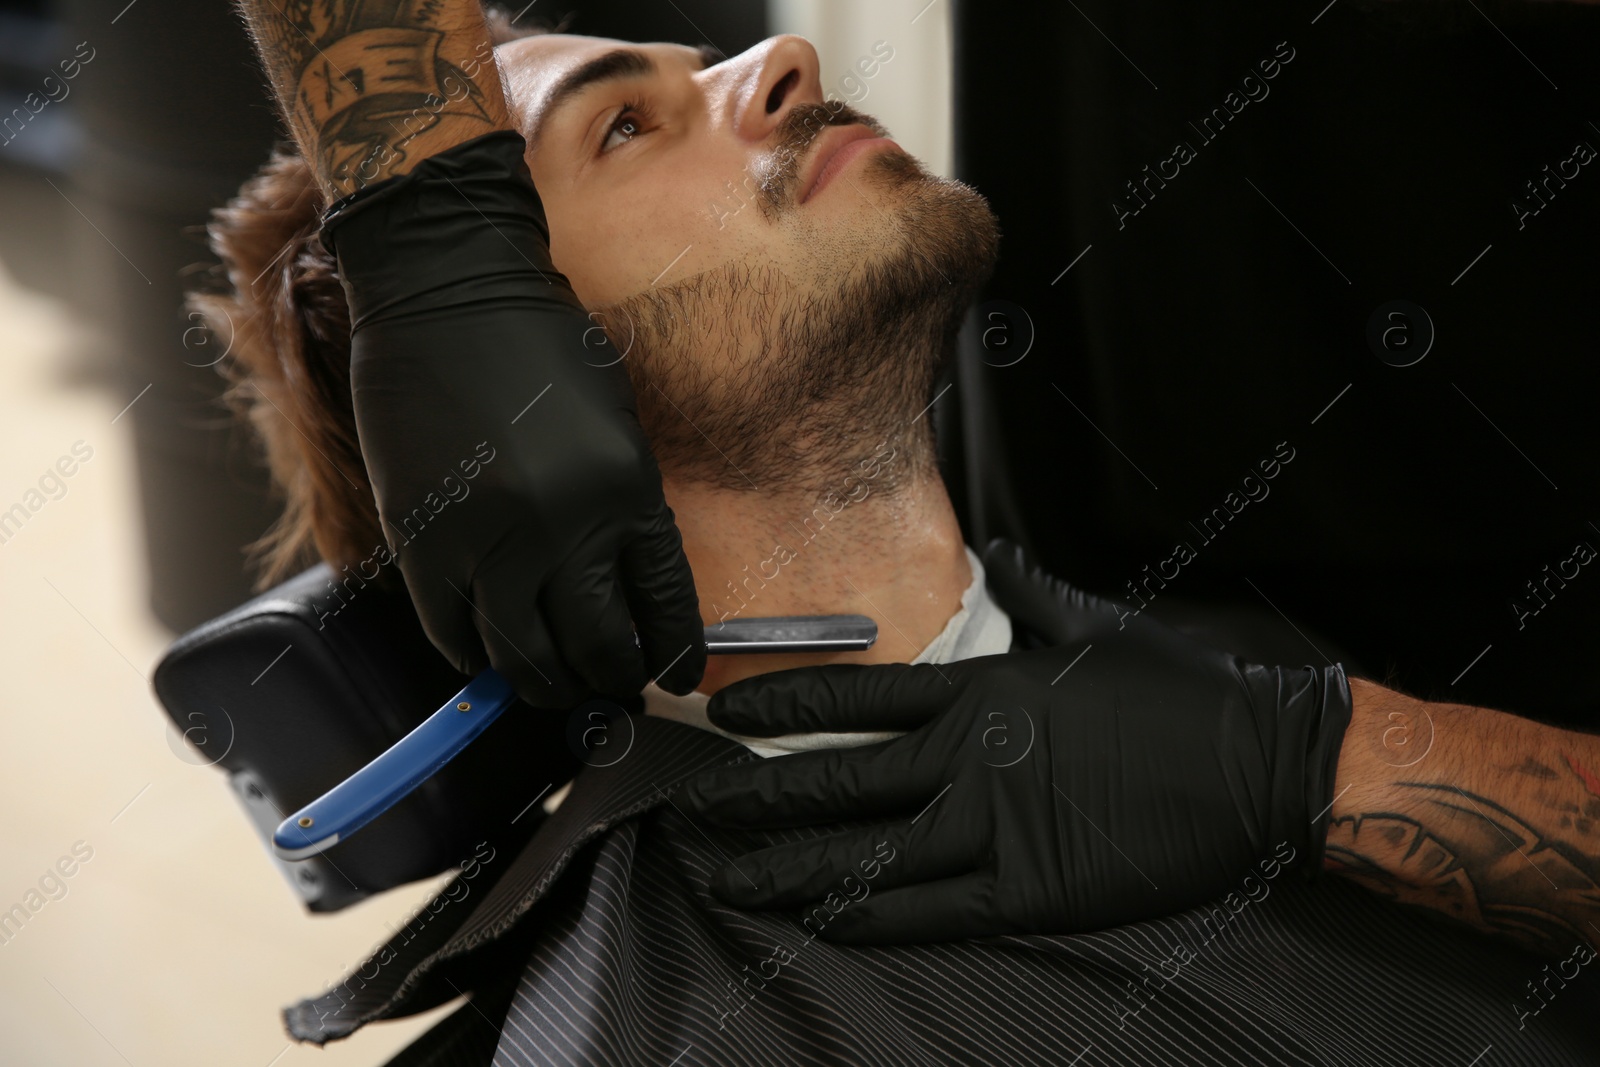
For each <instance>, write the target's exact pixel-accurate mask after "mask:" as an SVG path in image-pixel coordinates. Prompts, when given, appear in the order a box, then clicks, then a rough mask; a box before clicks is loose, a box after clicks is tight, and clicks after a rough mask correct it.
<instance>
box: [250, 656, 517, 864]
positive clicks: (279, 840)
mask: <svg viewBox="0 0 1600 1067" xmlns="http://www.w3.org/2000/svg"><path fill="white" fill-rule="evenodd" d="M516 699H517V694H516V691H515V690H514V689H512V688H511V683H510V682H508V681H506V680H505V677H504V676H503V675H501V674H500V673H499V672H498V671H496V670H494V669H493V668H492V667H491V668H490V669H489V670H486V671H484V672H483V673H482V674H480V675H478V676H477V677H476V678H474V679H473V680H472V681H471V682H470V683H468V685H467V687H466V688H465V689H463V690H461V692H459V693H457V694H456V695H455V696H453V697H451V698H450V699H449V700H448V701H447V702H446V703H445V705H444V707H442V708H440V709H439V710H438V711H436V712H434V713H433V714H432V715H429V716H428V717H427V718H426V719H424V720H423V721H422V722H421V723H420V724H418V726H417V727H416V729H414V730H412V731H411V732H410V733H408V734H406V735H405V736H404V737H402V738H401V739H400V740H398V741H396V742H395V743H394V744H393V745H391V746H390V747H389V749H388V750H387V751H386V752H384V753H383V755H381V756H379V757H378V758H377V759H375V760H373V761H372V762H371V763H369V764H367V765H366V766H365V767H363V768H361V769H360V770H359V771H357V772H356V773H355V774H352V775H351V776H350V777H348V778H346V779H345V780H344V781H342V782H340V783H339V784H338V785H336V786H334V787H333V788H332V789H330V790H329V791H328V792H326V793H324V794H322V795H321V796H320V797H318V798H317V799H316V800H313V801H312V802H311V803H310V804H307V805H306V806H305V807H303V808H301V809H300V810H299V811H297V812H295V813H294V814H293V815H291V816H289V817H288V818H287V819H285V820H283V822H281V823H279V824H278V829H277V830H276V831H274V832H273V835H272V848H273V851H274V852H276V853H277V854H278V855H279V856H280V857H282V858H283V859H286V860H303V859H306V858H307V857H309V856H315V855H316V854H317V853H319V852H322V851H323V850H324V849H328V848H332V847H333V846H334V845H336V844H338V843H339V842H340V841H343V840H344V839H346V838H347V837H349V836H350V835H351V834H353V833H355V832H356V831H357V830H359V829H361V828H362V827H363V826H365V825H367V823H369V822H371V821H372V820H373V819H376V818H377V817H378V816H379V815H382V814H383V813H384V812H386V811H388V810H389V809H390V808H392V807H394V805H395V804H396V803H398V802H399V801H400V799H401V798H402V797H404V796H405V795H406V794H408V793H410V792H411V791H412V790H413V789H415V788H416V787H417V786H419V785H421V784H422V783H423V782H425V781H427V780H428V778H430V777H431V776H432V775H433V773H434V772H435V771H437V770H438V769H439V768H440V767H443V766H444V765H445V764H446V763H449V762H450V761H451V760H453V759H455V757H456V756H457V755H458V754H459V753H460V752H461V750H462V749H464V748H466V747H467V746H468V745H470V744H471V743H472V742H473V741H474V740H475V739H476V738H477V736H478V735H479V734H481V733H483V731H485V730H487V729H488V728H489V724H490V723H492V722H494V721H495V719H497V718H499V717H500V713H501V712H502V711H505V710H506V709H507V708H509V707H510V706H511V704H512V702H513V701H515V700H516Z"/></svg>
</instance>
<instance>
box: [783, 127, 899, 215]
mask: <svg viewBox="0 0 1600 1067" xmlns="http://www.w3.org/2000/svg"><path fill="white" fill-rule="evenodd" d="M856 125H860V126H865V127H867V128H868V129H870V130H872V132H873V133H874V134H876V135H877V136H879V137H887V136H889V131H888V130H887V129H886V128H885V127H884V125H883V124H882V123H881V122H879V121H878V120H877V119H875V118H873V117H872V116H871V115H867V114H864V113H863V112H860V111H857V110H856V109H855V108H853V107H851V106H850V105H849V104H845V103H842V102H838V103H830V104H822V103H818V104H800V105H797V106H796V107H794V108H793V109H791V110H790V112H789V114H787V115H785V116H784V119H783V122H782V123H781V124H780V125H779V127H778V130H777V143H776V144H775V145H774V147H773V149H772V154H771V156H770V157H769V161H770V169H769V170H768V171H767V172H766V173H765V174H763V175H762V178H761V185H760V187H761V193H762V196H763V198H764V199H765V200H766V207H767V209H768V212H769V214H772V215H776V214H779V213H781V212H782V211H784V210H787V209H789V208H792V207H794V206H795V201H796V200H797V198H798V194H799V185H800V177H801V173H802V172H803V171H804V169H805V166H806V163H807V162H808V161H809V160H810V159H811V153H812V151H813V150H814V148H815V146H816V145H815V142H816V140H817V138H819V137H821V136H822V134H824V133H826V132H827V131H828V129H830V128H831V127H834V126H856Z"/></svg>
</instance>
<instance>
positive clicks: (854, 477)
mask: <svg viewBox="0 0 1600 1067" xmlns="http://www.w3.org/2000/svg"><path fill="white" fill-rule="evenodd" d="M886 470H887V469H886V468H885V467H880V466H877V465H873V466H868V465H866V464H863V467H862V469H859V470H857V471H855V472H853V473H852V474H851V475H848V476H846V477H844V478H842V479H841V480H840V485H839V486H838V487H837V488H836V489H834V490H831V491H824V492H823V493H821V494H820V495H818V494H814V493H810V492H802V493H783V492H758V491H756V490H750V491H748V492H736V491H730V490H725V489H714V488H707V487H705V486H701V485H685V484H680V483H674V482H673V480H672V479H671V477H670V476H669V477H667V478H666V479H665V489H666V497H667V503H668V504H669V505H670V506H671V507H672V510H673V512H674V513H675V515H676V517H677V521H678V528H679V530H681V531H682V533H683V547H684V553H685V554H686V555H687V556H688V558H689V565H690V567H691V568H693V570H694V576H695V591H696V593H698V594H699V597H700V614H701V618H702V619H703V620H704V622H705V623H706V624H707V625H713V624H715V623H717V622H719V621H722V620H724V619H733V618H739V619H754V618H765V617H770V616H774V615H845V614H851V615H865V616H867V617H868V618H870V619H872V620H873V621H874V622H876V623H877V624H878V641H877V643H876V644H875V645H873V647H872V648H871V649H870V650H869V651H867V652H852V653H826V654H816V655H751V656H745V655H739V656H712V657H710V658H709V661H708V663H707V666H706V673H705V678H704V680H703V681H702V682H701V683H700V685H699V687H698V691H699V692H701V693H705V694H707V695H710V694H712V693H715V692H716V691H717V690H718V689H720V688H722V687H723V686H725V685H729V684H731V683H733V682H736V681H739V680H740V679H742V678H748V677H750V676H752V675H756V674H764V673H766V672H768V671H778V670H786V669H788V668H791V667H806V666H811V665H813V664H819V663H908V662H910V661H911V660H913V659H915V658H916V657H917V655H918V654H919V653H921V651H922V650H923V649H924V648H925V647H927V646H928V645H929V644H930V643H931V642H932V641H933V639H934V638H935V637H937V636H938V635H939V633H940V631H942V630H943V629H944V627H945V624H946V623H948V622H949V621H950V618H951V616H953V615H954V614H955V613H956V612H957V611H959V610H960V609H961V596H962V594H963V593H964V592H966V590H967V587H968V586H969V585H971V583H972V568H971V567H970V566H969V565H968V562H967V556H966V550H965V545H964V542H963V541H962V538H961V529H960V526H959V525H958V524H957V522H956V516H955V511H954V510H953V509H952V508H951V506H950V498H949V495H948V494H947V493H946V492H945V489H944V484H943V482H941V481H940V480H939V478H938V476H937V475H936V474H934V475H932V476H929V477H922V478H918V479H915V480H913V481H911V482H909V483H904V482H903V483H902V484H899V485H897V486H896V487H895V489H894V491H892V492H890V491H887V490H886V489H884V488H883V486H885V485H887V484H888V482H889V478H888V476H887V473H886ZM875 471H876V472H879V473H875Z"/></svg>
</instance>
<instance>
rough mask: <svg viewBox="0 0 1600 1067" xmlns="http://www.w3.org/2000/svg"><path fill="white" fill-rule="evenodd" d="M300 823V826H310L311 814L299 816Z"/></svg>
mask: <svg viewBox="0 0 1600 1067" xmlns="http://www.w3.org/2000/svg"><path fill="white" fill-rule="evenodd" d="M300 825H301V826H310V825H311V816H309V815H302V816H300Z"/></svg>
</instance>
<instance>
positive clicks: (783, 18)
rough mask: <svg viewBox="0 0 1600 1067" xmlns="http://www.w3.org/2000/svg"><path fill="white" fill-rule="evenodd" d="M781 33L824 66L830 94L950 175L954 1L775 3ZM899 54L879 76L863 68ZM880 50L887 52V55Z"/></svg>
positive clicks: (771, 8) (771, 0) (775, 24)
mask: <svg viewBox="0 0 1600 1067" xmlns="http://www.w3.org/2000/svg"><path fill="white" fill-rule="evenodd" d="M767 11H768V14H769V16H770V18H771V22H772V32H774V33H797V34H799V35H800V36H802V37H804V38H806V39H807V40H808V41H810V42H811V43H812V44H813V45H814V46H815V47H816V49H817V55H818V56H819V57H820V59H821V61H822V87H823V91H824V92H827V91H829V90H832V91H833V92H834V93H836V94H837V95H838V98H839V99H841V100H844V101H845V102H847V103H849V104H851V105H852V106H854V107H855V108H856V109H857V110H858V111H864V112H866V113H867V114H869V115H872V116H874V117H876V118H877V119H879V120H880V121H882V122H883V124H884V125H885V126H887V127H888V128H889V132H890V133H891V134H893V135H894V139H895V141H896V142H897V143H898V144H899V145H900V147H901V148H904V149H905V150H906V151H907V152H910V153H911V154H912V155H914V156H916V157H917V158H918V159H920V160H922V162H923V164H924V165H925V166H926V167H927V168H928V169H929V170H931V171H933V172H934V173H936V174H943V175H945V176H947V177H948V176H950V2H949V0H932V3H930V2H929V0H871V2H870V3H868V2H864V0H768V3H767ZM880 41H881V42H883V45H884V46H886V47H887V48H890V49H893V58H892V59H890V60H888V61H887V62H885V63H879V64H874V63H872V62H869V63H868V64H867V67H868V69H872V68H874V66H875V67H876V72H875V74H874V75H873V76H872V77H870V78H869V77H864V76H862V74H861V73H860V69H859V67H858V64H859V63H860V61H861V60H862V59H864V58H868V59H870V58H872V57H874V46H875V45H877V44H878V42H880ZM883 50H884V49H883V48H880V53H882V52H883Z"/></svg>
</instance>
